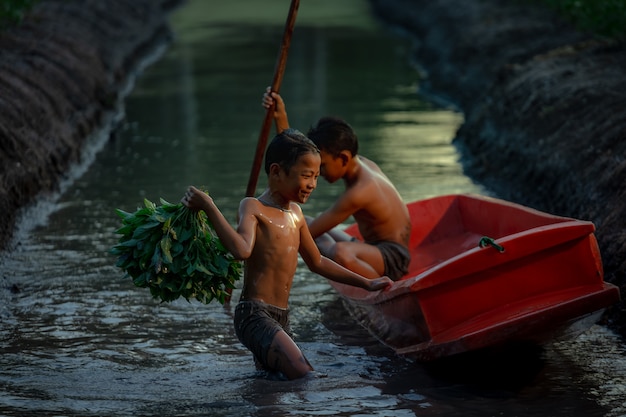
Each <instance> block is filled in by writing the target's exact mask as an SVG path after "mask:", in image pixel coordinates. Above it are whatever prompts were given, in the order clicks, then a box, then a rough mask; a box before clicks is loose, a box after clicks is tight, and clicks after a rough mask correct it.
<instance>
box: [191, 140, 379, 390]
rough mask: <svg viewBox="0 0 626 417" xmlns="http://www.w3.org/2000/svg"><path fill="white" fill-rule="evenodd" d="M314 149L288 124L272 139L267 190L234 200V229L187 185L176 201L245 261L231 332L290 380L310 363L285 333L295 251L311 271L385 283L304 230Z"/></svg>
mask: <svg viewBox="0 0 626 417" xmlns="http://www.w3.org/2000/svg"><path fill="white" fill-rule="evenodd" d="M319 170H320V154H319V150H318V149H317V147H316V146H315V145H314V144H313V143H312V142H311V141H310V140H309V139H308V138H307V137H305V136H304V135H303V134H302V133H300V132H298V131H296V130H292V129H288V130H285V131H283V132H281V133H280V134H278V135H276V137H275V138H274V139H273V140H272V142H271V143H270V145H269V147H268V149H267V151H266V154H265V172H266V173H267V175H268V188H267V189H266V190H265V191H264V192H263V193H262V194H261V195H260V196H259V197H258V198H253V197H247V198H244V199H243V200H242V201H241V203H240V205H239V216H238V217H239V224H238V226H237V230H235V229H234V228H233V227H232V226H231V225H230V224H229V223H228V221H227V220H226V218H225V217H224V216H223V214H222V213H221V212H220V211H219V209H218V208H217V206H216V205H215V203H214V202H213V199H212V198H211V197H210V196H209V195H208V194H206V193H204V192H202V191H200V190H198V189H197V188H195V187H189V189H188V190H187V192H186V193H185V196H184V197H183V198H182V200H181V201H182V203H183V204H185V205H186V206H187V207H189V208H190V209H192V210H203V211H204V212H205V213H206V214H207V216H208V218H209V220H210V221H211V223H212V224H213V227H214V228H215V231H216V233H217V235H218V236H219V238H220V239H221V241H222V242H223V244H224V246H225V247H226V248H227V249H228V250H229V251H230V252H231V253H232V254H233V256H234V257H235V258H236V259H242V260H245V261H246V263H245V268H244V283H243V289H242V292H241V298H240V301H239V303H238V304H237V307H236V309H235V319H234V321H235V331H236V333H237V337H238V338H239V340H240V341H241V342H242V343H243V344H244V345H245V346H246V347H247V348H248V349H250V351H252V353H253V354H254V357H255V359H256V361H257V362H258V363H260V364H261V365H262V366H263V368H265V369H266V370H268V371H272V372H280V373H282V374H283V375H284V376H285V377H287V378H288V379H295V378H300V377H303V376H305V375H306V374H308V373H310V372H312V371H313V367H312V366H311V365H310V364H309V362H308V361H307V359H306V358H305V357H304V355H303V354H302V352H301V351H300V349H299V348H298V346H297V345H296V344H295V342H294V341H293V340H292V339H291V337H290V335H289V317H288V312H289V310H288V299H289V292H290V290H291V285H292V283H293V277H294V274H295V271H296V265H297V263H298V253H299V254H300V255H301V257H302V259H303V260H304V262H305V263H306V264H307V266H308V267H309V269H310V270H311V271H312V272H315V273H317V274H320V275H322V276H324V277H326V278H328V279H331V280H334V281H337V282H342V283H345V284H349V285H354V286H359V287H362V288H365V289H367V290H370V291H375V290H379V289H383V288H386V287H387V286H388V285H389V284H390V283H391V280H390V279H389V278H387V277H379V278H376V279H372V280H370V279H367V278H364V277H362V276H360V275H358V274H356V273H354V272H352V271H350V270H348V269H346V268H344V267H342V266H340V265H338V264H337V263H335V262H333V261H332V260H330V259H328V258H326V257H324V256H322V255H321V254H320V252H319V250H318V248H317V246H316V245H315V241H314V240H313V238H312V237H311V234H310V233H309V229H308V227H307V224H306V220H305V218H304V215H303V214H302V209H301V208H300V206H299V205H298V203H300V204H302V203H305V202H306V201H307V200H308V198H309V196H310V194H311V192H312V191H313V190H314V189H315V187H316V185H317V177H318V176H319Z"/></svg>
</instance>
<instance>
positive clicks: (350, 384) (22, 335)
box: [0, 0, 614, 416]
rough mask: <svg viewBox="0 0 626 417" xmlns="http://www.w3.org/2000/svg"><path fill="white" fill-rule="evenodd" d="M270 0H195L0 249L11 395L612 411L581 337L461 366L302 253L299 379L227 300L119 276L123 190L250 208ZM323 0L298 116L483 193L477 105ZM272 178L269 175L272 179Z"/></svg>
mask: <svg viewBox="0 0 626 417" xmlns="http://www.w3.org/2000/svg"><path fill="white" fill-rule="evenodd" d="M226 3H228V4H226ZM258 4H259V3H258V1H256V0H241V1H240V2H221V1H220V2H217V1H207V0H196V1H190V2H189V3H188V6H186V7H185V8H183V9H181V11H180V12H179V13H178V14H177V15H176V16H175V18H174V23H175V29H176V32H177V40H176V42H175V43H174V44H173V45H172V46H171V48H170V49H169V50H168V52H167V54H166V55H165V56H164V57H163V58H162V59H161V60H160V61H159V62H158V63H157V64H156V65H154V66H152V67H151V68H150V69H149V70H148V71H147V72H146V73H145V74H144V75H143V76H142V77H141V79H140V80H139V81H138V83H137V85H136V88H135V89H134V91H133V93H132V95H131V96H130V97H129V98H128V100H127V102H126V117H125V120H124V123H123V125H122V126H121V127H120V128H119V129H118V130H117V131H116V132H115V134H114V135H113V137H112V139H111V140H110V141H109V142H108V143H107V145H106V146H105V147H104V149H103V150H102V152H100V153H99V154H98V157H97V159H96V161H95V162H94V164H93V165H91V166H90V169H89V170H88V171H87V172H86V173H84V175H81V176H80V177H78V178H76V179H75V181H74V183H73V184H72V185H71V186H70V187H69V188H68V189H67V190H66V191H65V193H64V194H63V195H62V196H61V197H60V198H59V200H58V201H56V202H55V206H54V211H53V212H52V214H51V215H50V216H49V218H48V219H47V221H46V222H45V223H42V224H41V225H40V226H39V227H38V228H36V229H35V230H33V231H32V232H30V233H28V234H27V235H25V236H23V237H22V238H21V239H20V241H19V245H18V247H17V250H16V251H15V252H13V253H10V254H4V255H3V257H2V259H1V260H0V268H1V270H2V276H3V279H5V280H7V281H8V282H11V283H14V284H15V286H16V291H15V293H14V294H11V300H10V314H7V315H3V316H2V321H1V322H0V334H1V335H2V337H1V339H0V350H1V352H2V355H1V357H0V414H2V415H6V416H21V415H35V414H37V415H40V416H52V415H55V416H56V415H66V416H74V415H76V416H86V415H98V416H108V415H110V416H120V415H135V416H142V415H146V416H147V415H216V416H241V415H255V416H285V415H379V416H391V415H393V416H412V415H449V416H456V415H516V416H530V415H538V414H539V415H567V416H572V415H581V416H582V415H584V416H600V415H603V414H604V409H602V408H601V407H599V406H598V405H597V404H596V402H595V401H594V397H593V395H592V394H590V392H591V389H590V387H589V385H588V384H587V383H581V382H579V381H582V380H583V378H582V376H583V374H584V376H588V375H589V374H592V373H593V372H597V371H593V370H589V369H585V370H584V371H583V370H581V368H580V367H578V366H577V365H576V364H573V362H572V361H571V360H569V359H567V357H568V355H567V354H563V355H554V354H551V352H552V351H548V352H546V353H542V354H541V356H539V357H538V358H537V357H536V358H535V359H537V360H538V362H532V364H533V367H532V368H530V371H531V372H530V373H526V374H523V375H525V376H527V378H525V379H523V380H521V379H520V380H519V381H518V382H519V384H518V385H504V384H502V385H493V384H486V385H485V384H484V385H480V386H479V387H477V386H476V384H474V382H476V381H475V380H473V374H474V373H476V374H477V373H480V372H482V368H481V367H474V368H470V369H472V372H470V373H460V374H459V373H457V372H456V371H457V370H458V369H467V367H466V365H471V364H472V363H473V362H471V361H470V362H466V363H463V362H460V363H458V364H454V366H448V367H439V368H432V367H428V366H424V365H421V364H417V363H413V362H412V361H410V360H407V359H404V358H399V357H397V356H395V355H394V354H393V353H392V352H390V351H389V349H387V348H385V347H384V346H382V345H381V344H380V343H378V341H376V340H375V339H373V338H372V337H371V336H370V335H369V334H367V333H366V332H365V331H364V330H363V329H361V328H359V327H358V326H356V325H355V323H354V321H352V320H351V319H350V318H349V317H347V316H346V312H345V310H344V309H343V308H342V306H341V303H340V301H339V300H338V298H337V295H336V294H335V293H334V292H333V290H332V289H331V288H330V286H329V285H328V284H327V283H326V282H325V280H323V279H322V278H320V277H319V276H316V275H314V274H311V273H310V272H308V271H307V270H306V269H305V268H304V267H303V265H300V269H299V272H298V274H297V275H296V277H295V280H294V285H293V291H292V296H291V299H290V304H291V308H292V312H293V314H292V326H293V328H294V330H295V333H296V335H295V337H296V341H297V342H298V344H299V345H300V346H301V348H302V350H303V351H304V352H305V354H306V356H307V357H308V359H309V360H310V361H311V362H312V364H313V365H314V367H315V368H316V369H317V370H318V371H320V373H322V374H327V377H325V378H313V379H310V380H302V381H297V382H280V381H268V380H267V379H265V378H263V377H262V376H261V375H259V374H257V373H256V371H255V369H254V366H253V364H252V358H251V356H250V354H249V352H248V351H247V350H246V349H245V348H244V347H243V346H242V345H241V344H240V343H239V342H238V341H237V339H236V337H235V335H234V331H233V326H232V308H231V307H226V308H224V307H222V306H221V305H219V304H211V305H208V306H205V305H201V304H199V303H197V302H193V303H187V302H185V301H182V300H179V301H176V302H174V303H170V304H159V303H157V302H156V301H155V300H153V299H152V298H151V297H150V295H149V293H148V292H147V291H146V290H144V289H138V288H135V287H133V286H132V283H131V280H130V279H123V278H122V275H121V272H120V271H119V270H117V269H116V268H115V267H114V266H113V263H114V260H113V259H112V258H111V257H110V256H109V255H108V254H107V251H108V249H109V248H110V247H111V246H113V245H114V243H115V242H116V236H115V235H114V234H113V231H114V230H115V229H116V228H117V227H119V225H120V222H119V219H118V218H117V217H116V216H115V214H114V209H115V208H122V209H125V210H127V211H131V210H133V209H134V208H135V207H137V206H138V205H140V204H141V200H142V199H143V198H144V197H146V198H148V199H150V200H152V201H157V200H158V198H159V197H163V198H165V199H166V200H169V201H172V202H174V201H177V200H178V199H179V198H180V197H181V196H182V194H183V192H184V189H185V187H186V186H187V185H189V184H195V185H199V186H205V187H206V188H207V189H209V190H210V192H211V193H212V194H213V195H214V197H215V199H216V201H217V203H218V205H219V206H220V207H221V208H222V209H223V211H224V212H225V214H226V216H227V218H230V219H233V220H234V218H235V212H236V209H237V206H238V202H239V200H240V199H241V198H242V196H243V194H244V191H245V185H246V183H247V179H248V178H247V176H248V173H249V168H250V163H251V159H252V156H253V153H254V147H255V142H256V139H257V136H258V129H259V128H260V125H261V121H262V118H263V111H262V109H261V106H260V101H261V95H262V93H263V90H264V88H265V86H266V85H267V84H269V83H270V81H271V74H272V71H273V66H274V61H275V56H276V52H277V45H278V42H279V39H280V36H281V31H282V24H283V19H284V17H283V16H284V10H283V9H284V8H285V7H284V6H285V2H284V1H278V0H272V1H269V0H268V1H265V2H263V5H264V7H263V8H258ZM311 4H312V3H311V2H302V5H301V10H300V14H299V20H298V28H297V31H296V32H295V35H294V40H293V43H292V52H291V53H290V58H289V63H288V69H287V74H286V77H285V80H284V84H283V88H282V93H283V96H284V97H285V100H286V101H287V104H288V110H289V115H290V120H291V122H292V125H293V126H295V127H298V128H300V129H302V130H306V128H307V127H308V125H309V124H310V123H311V122H313V121H314V120H315V119H317V118H318V117H320V116H322V115H325V114H335V115H340V116H343V117H345V118H346V119H347V120H349V121H350V122H351V123H352V125H353V126H354V128H355V129H356V131H357V133H358V134H359V137H360V141H361V149H362V153H363V154H365V155H367V156H369V157H371V158H373V159H375V160H376V161H377V162H379V164H380V165H381V166H382V167H383V169H384V170H385V171H386V172H387V173H388V174H389V176H390V177H391V179H392V181H394V183H396V184H397V186H398V189H399V191H400V193H401V194H402V195H403V197H404V198H405V200H407V201H410V200H414V199H419V198H425V197H429V196H431V195H436V194H445V193H452V192H481V191H482V190H481V189H480V188H479V187H477V186H476V185H474V184H472V183H471V182H470V181H469V180H468V179H467V178H465V177H464V176H463V175H462V173H461V170H460V167H459V165H458V164H457V162H456V158H457V156H456V152H455V150H454V148H453V147H452V146H451V145H450V143H451V139H452V136H453V135H454V132H455V130H456V129H457V127H458V125H459V123H460V122H461V120H462V116H461V115H460V114H458V113H456V112H454V111H452V110H448V109H441V108H437V107H435V106H433V105H431V104H429V103H426V102H423V101H422V100H421V99H420V98H419V97H418V96H417V94H416V92H417V90H418V85H419V78H418V76H417V73H416V72H415V71H414V70H413V69H412V68H410V67H409V66H408V65H407V54H408V50H409V48H410V46H409V45H408V44H404V43H402V42H400V41H399V40H398V39H395V38H392V37H391V36H389V35H388V34H386V33H384V32H382V31H381V30H380V29H379V28H378V27H377V26H376V25H375V24H374V22H373V21H372V19H371V18H370V17H369V16H368V15H367V14H366V13H365V11H366V10H367V7H366V3H365V2H363V1H358V0H342V1H341V2H336V1H330V0H316V2H315V3H314V4H315V7H311ZM264 183H265V181H264V178H263V176H262V177H261V181H259V191H260V189H261V188H262V187H263V184H264ZM340 191H341V185H340V184H338V185H336V186H329V185H327V184H325V183H323V182H322V181H320V186H319V187H318V189H317V190H316V191H315V193H314V195H313V197H312V198H311V200H310V202H308V203H307V204H306V205H305V206H304V210H305V212H308V213H311V214H312V213H315V212H317V211H320V210H322V209H323V208H325V207H326V206H327V205H328V204H330V202H331V201H332V200H333V198H334V196H335V195H336V194H337V193H338V192H340ZM36 214H37V212H36V211H35V212H32V213H31V215H33V216H34V215H36ZM238 293H239V290H236V291H235V294H234V295H235V299H236V298H237V297H238ZM514 360H515V359H511V361H514ZM511 373H512V375H510V377H511V378H512V379H513V380H515V379H516V378H519V377H520V374H517V373H516V371H512V372H511ZM459 378H460V379H459ZM572 381H574V382H572ZM585 381H586V379H585ZM498 382H500V381H498ZM546 394H547V397H546ZM605 404H606V403H605ZM609 404H614V402H612V403H609Z"/></svg>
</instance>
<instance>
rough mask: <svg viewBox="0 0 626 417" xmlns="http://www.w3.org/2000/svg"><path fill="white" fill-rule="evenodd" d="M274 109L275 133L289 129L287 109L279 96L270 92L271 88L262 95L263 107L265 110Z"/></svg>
mask: <svg viewBox="0 0 626 417" xmlns="http://www.w3.org/2000/svg"><path fill="white" fill-rule="evenodd" d="M272 106H275V107H274V122H275V123H276V133H281V132H282V131H283V130H286V129H289V120H288V118H287V108H286V107H285V102H284V101H283V98H282V97H281V96H280V94H278V93H275V92H272V90H271V87H267V89H266V90H265V94H263V107H265V108H266V109H269V108H271V107H272Z"/></svg>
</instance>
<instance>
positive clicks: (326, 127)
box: [307, 116, 359, 157]
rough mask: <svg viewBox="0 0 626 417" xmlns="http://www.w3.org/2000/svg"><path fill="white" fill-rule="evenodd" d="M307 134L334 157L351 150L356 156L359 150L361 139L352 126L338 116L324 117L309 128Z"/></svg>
mask: <svg viewBox="0 0 626 417" xmlns="http://www.w3.org/2000/svg"><path fill="white" fill-rule="evenodd" d="M307 136H308V137H309V139H311V140H312V141H313V143H315V144H316V145H317V147H318V148H320V149H321V150H323V151H324V152H328V153H329V154H331V155H332V156H334V157H337V156H339V154H340V153H341V151H344V150H347V151H350V153H351V154H352V156H355V155H356V154H357V152H358V151H359V140H358V138H357V136H356V133H355V132H354V130H353V129H352V126H350V125H349V124H348V122H346V121H345V120H343V119H340V118H338V117H331V116H327V117H322V118H321V119H319V120H318V121H317V123H315V124H314V125H313V126H311V128H310V129H309V131H308V133H307Z"/></svg>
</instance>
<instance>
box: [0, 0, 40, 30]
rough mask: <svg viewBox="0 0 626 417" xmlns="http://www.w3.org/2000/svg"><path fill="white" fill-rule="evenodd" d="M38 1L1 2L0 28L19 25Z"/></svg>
mask: <svg viewBox="0 0 626 417" xmlns="http://www.w3.org/2000/svg"><path fill="white" fill-rule="evenodd" d="M36 2H37V0H0V28H5V27H7V26H10V25H14V24H17V23H19V22H21V21H22V18H23V17H24V14H25V13H26V12H27V11H28V10H30V8H31V7H33V5H34V4H35V3H36Z"/></svg>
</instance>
